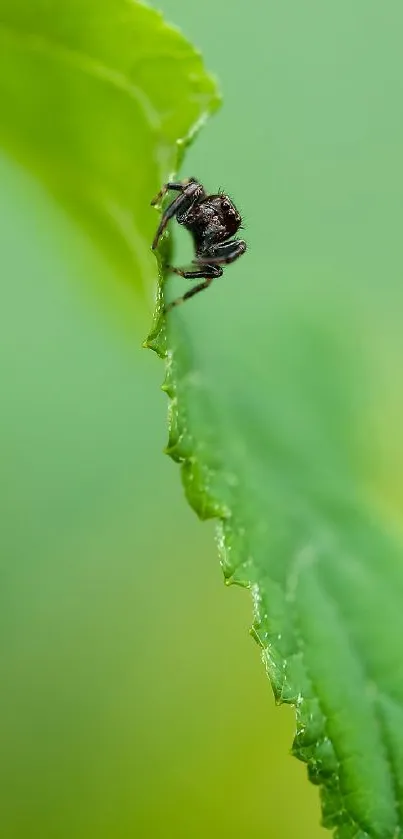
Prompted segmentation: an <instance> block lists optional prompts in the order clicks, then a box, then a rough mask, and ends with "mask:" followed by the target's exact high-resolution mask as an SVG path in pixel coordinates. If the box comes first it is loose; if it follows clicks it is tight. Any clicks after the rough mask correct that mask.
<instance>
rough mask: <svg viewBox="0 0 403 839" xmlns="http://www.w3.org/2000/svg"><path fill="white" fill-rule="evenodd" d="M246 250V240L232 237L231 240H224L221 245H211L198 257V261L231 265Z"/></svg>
mask: <svg viewBox="0 0 403 839" xmlns="http://www.w3.org/2000/svg"><path fill="white" fill-rule="evenodd" d="M245 251H246V242H244V241H243V239H232V240H231V241H230V242H223V243H222V244H220V245H210V247H209V249H208V250H207V251H206V252H205V253H204V254H203V255H202V256H198V257H197V262H198V263H199V264H200V263H201V264H202V265H229V264H230V262H235V260H236V259H238V258H239V257H240V256H242V254H243V253H245Z"/></svg>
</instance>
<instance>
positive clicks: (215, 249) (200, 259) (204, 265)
mask: <svg viewBox="0 0 403 839" xmlns="http://www.w3.org/2000/svg"><path fill="white" fill-rule="evenodd" d="M168 190H173V191H174V192H179V195H178V196H177V197H176V198H174V200H173V201H172V202H171V204H169V206H168V207H167V208H166V210H165V212H164V213H163V215H162V218H161V221H160V224H159V226H158V229H157V232H156V234H155V237H154V241H153V243H152V250H155V248H156V247H157V245H158V242H159V240H160V237H161V236H162V234H163V232H164V230H165V228H166V227H167V224H168V222H169V220H170V219H171V218H173V217H174V216H175V218H176V220H177V222H178V223H179V224H183V226H184V227H186V228H187V230H189V231H190V233H191V234H192V237H193V243H194V249H195V257H196V258H195V259H193V260H192V264H193V265H195V268H194V269H189V270H186V269H182V268H173V267H172V266H168V267H169V268H170V270H171V271H173V272H174V273H175V274H179V276H180V277H185V279H187V280H197V279H203V282H201V283H198V285H195V286H193V288H191V289H190V290H189V291H187V292H186V294H184V295H183V296H182V297H178V298H177V300H173V301H172V303H169V305H168V306H166V307H165V312H169V311H170V310H171V309H173V307H174V306H178V305H179V304H180V303H184V301H185V300H189V298H190V297H193V296H194V295H195V294H198V293H199V291H203V290H204V289H205V288H208V287H209V285H210V284H211V283H212V281H213V280H214V279H216V277H221V275H222V273H223V269H222V267H221V266H222V265H228V264H229V263H230V262H234V261H235V259H238V257H239V256H242V254H243V253H245V251H246V242H244V241H243V239H232V238H231V237H232V236H234V235H235V233H236V232H237V230H238V229H239V228H240V227H241V221H242V219H241V216H240V214H239V213H238V210H237V209H236V207H235V205H234V204H233V203H232V201H231V199H230V198H229V197H228V195H225V194H224V193H223V192H219V193H218V194H217V195H207V193H206V191H205V189H204V187H203V186H202V184H201V183H199V181H197V180H196V178H187V179H186V180H184V181H179V182H176V181H169V182H168V183H166V184H164V186H163V187H162V189H161V190H160V192H159V193H158V195H157V196H156V197H155V198H154V200H153V201H151V205H152V206H154V205H155V204H158V203H159V202H160V201H161V200H162V198H163V197H164V195H166V193H167V192H168Z"/></svg>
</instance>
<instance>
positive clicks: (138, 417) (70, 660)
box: [0, 0, 403, 839]
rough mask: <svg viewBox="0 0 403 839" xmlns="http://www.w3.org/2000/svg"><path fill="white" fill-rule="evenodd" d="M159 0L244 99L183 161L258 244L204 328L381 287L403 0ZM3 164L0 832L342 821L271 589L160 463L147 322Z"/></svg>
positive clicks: (393, 211)
mask: <svg viewBox="0 0 403 839" xmlns="http://www.w3.org/2000/svg"><path fill="white" fill-rule="evenodd" d="M160 5H161V6H162V9H163V11H164V13H165V15H166V16H167V18H168V19H169V20H171V21H172V22H175V23H176V24H177V25H179V26H181V27H182V28H183V31H184V33H185V34H186V35H187V36H188V37H189V38H190V39H191V40H192V41H193V42H194V43H195V44H196V45H197V46H199V47H200V48H201V49H202V51H203V53H204V56H205V59H206V63H207V66H208V67H209V68H210V69H212V70H213V71H214V72H215V73H216V74H217V76H218V77H219V79H220V81H221V85H222V89H223V92H224V97H225V104H224V108H223V110H222V111H221V112H220V113H219V115H218V116H217V117H215V118H214V120H213V121H212V122H210V123H209V125H208V127H207V128H206V129H205V130H204V131H203V132H202V134H201V136H200V137H199V138H198V140H197V142H196V144H195V145H194V146H193V148H192V149H191V150H190V152H189V154H188V157H187V160H186V171H184V172H183V174H191V175H196V176H197V177H199V178H201V179H202V180H203V181H204V182H205V183H206V185H207V186H208V187H210V188H211V189H212V190H214V189H216V187H218V186H220V187H224V188H226V189H228V191H229V192H230V193H231V194H232V195H233V197H234V199H235V200H236V201H237V203H239V204H240V206H241V209H242V210H243V211H244V213H245V218H246V231H245V236H246V238H247V239H248V243H249V245H250V250H249V254H248V257H247V258H245V259H244V260H240V261H239V263H237V264H236V265H234V266H232V267H231V271H230V272H229V271H228V272H227V274H226V277H225V279H224V280H223V282H222V283H221V285H218V284H217V287H215V286H214V288H213V289H211V290H210V291H209V292H208V295H209V298H210V304H209V303H208V301H207V300H206V299H204V300H203V302H200V306H199V305H194V306H192V307H190V304H189V307H190V308H189V315H188V317H189V322H190V323H192V319H194V322H196V321H197V322H200V321H201V320H202V318H203V317H206V316H207V315H208V314H210V312H211V311H212V308H214V312H216V313H218V314H216V315H215V317H217V322H220V323H222V324H223V325H222V328H223V330H224V332H225V330H228V331H230V329H231V323H232V322H235V323H236V326H237V329H238V330H242V321H243V318H248V319H251V318H254V317H259V313H258V312H257V310H259V312H260V317H261V318H263V321H264V310H265V306H266V307H267V306H268V305H269V284H270V283H272V282H275V281H276V278H280V277H281V273H282V272H293V271H294V268H295V267H299V270H304V271H305V272H307V273H309V272H310V271H312V272H313V275H314V276H315V277H316V278H317V277H318V276H320V277H323V279H324V282H326V277H327V276H329V275H330V276H340V278H342V279H343V282H344V283H346V284H347V283H348V282H349V278H350V277H351V276H353V275H354V272H355V271H357V270H359V271H360V272H362V273H363V274H365V275H367V276H368V284H369V285H371V284H372V285H373V286H375V285H376V282H377V278H378V276H379V271H380V269H381V267H382V268H383V269H385V267H387V266H385V264H383V265H382V266H381V265H380V264H379V260H377V256H378V253H379V244H380V242H381V243H382V252H383V253H388V254H389V260H390V263H389V266H388V267H389V268H392V269H393V270H396V268H397V267H398V269H399V271H400V270H401V261H400V260H401V254H400V252H399V253H397V252H396V251H395V250H394V247H395V245H394V242H395V241H396V232H397V228H396V227H395V228H394V227H393V219H395V225H397V220H398V217H399V207H400V203H399V202H401V194H402V191H401V179H402V174H401V161H400V154H401V152H400V150H401V141H402V133H403V132H402V124H403V123H402V113H401V107H400V102H401V93H402V90H401V87H402V82H401V72H400V63H401V57H400V41H399V38H400V35H399V33H400V31H401V28H400V24H401V23H402V20H401V19H402V11H401V8H400V6H399V5H398V4H397V3H393V2H386V3H384V4H383V5H382V7H380V6H379V4H375V3H371V2H370V3H368V2H365V3H364V2H363V0H357V2H355V3H353V4H352V3H351V2H347V0H343V2H342V3H341V4H340V3H339V4H337V8H336V6H335V5H334V4H333V6H332V7H331V6H330V5H329V4H326V3H323V2H314V0H309V1H308V2H304V3H297V2H296V0H289V2H286V3H283V4H281V7H278V4H276V5H275V4H261V3H259V2H258V1H257V0H251V2H249V3H248V4H247V5H246V4H240V5H239V6H237V7H234V4H233V3H230V2H229V0H221V2H220V3H217V2H213V0H204V2H203V3H202V4H196V3H186V4H185V3H184V2H183V0H164V2H163V3H162V4H160ZM117 153H118V151H117ZM0 178H1V184H2V188H1V191H0V241H1V260H2V278H3V282H2V283H1V285H0V294H1V302H0V348H1V349H0V365H1V375H0V382H1V385H0V386H1V391H2V393H1V413H0V431H1V434H0V446H1V464H2V477H3V480H2V486H1V504H2V527H1V590H0V591H1V593H0V596H1V599H2V608H1V610H0V621H1V624H2V626H1V633H0V642H1V646H2V649H1V658H0V661H1V664H0V667H1V677H2V678H1V685H2V690H1V694H0V731H1V761H0V766H1V807H0V835H1V836H4V837H5V839H12V837H24V839H28V837H36V836H38V837H41V839H48V837H49V839H59V837H60V839H61V838H62V837H63V839H72V837H74V839H76V837H78V838H81V837H83V838H84V837H85V838H86V839H89V837H97V839H104V837H105V839H106V837H107V839H112V837H113V839H120V837H133V836H139V837H150V839H162V837H164V839H165V837H167V839H168V837H175V839H185V837H186V839H187V838H188V837H189V839H190V837H200V839H201V837H207V836H208V837H212V838H214V837H240V839H243V837H248V839H254V837H284V839H287V837H293V839H302V837H308V836H309V837H312V839H314V837H319V836H325V833H324V831H322V829H321V828H320V827H319V798H318V794H317V791H316V790H315V789H314V788H313V787H312V786H310V785H309V784H308V783H307V782H306V778H305V775H306V772H305V768H304V767H303V766H302V765H300V764H298V763H297V761H295V760H294V759H292V758H291V757H289V755H288V750H289V747H290V745H291V742H292V737H293V732H294V719H293V713H292V711H291V710H290V709H287V708H280V709H276V708H275V707H274V703H273V698H272V694H271V689H270V686H269V683H268V681H267V679H266V677H265V674H264V670H263V666H262V664H261V662H260V656H259V651H258V648H257V646H256V645H255V644H254V643H253V641H252V640H251V639H250V637H249V636H248V627H249V625H250V622H251V603H250V598H249V596H248V594H247V593H246V592H244V591H242V590H240V589H236V588H232V589H229V590H227V589H225V588H224V586H223V584H222V575H221V571H220V568H219V565H218V561H217V556H216V550H215V546H214V526H213V524H212V523H208V524H203V525H202V524H200V523H199V522H198V521H197V520H196V518H195V516H194V514H193V513H192V512H191V511H190V509H189V508H188V507H187V505H186V503H185V501H184V498H183V494H182V490H181V486H180V479H179V472H178V469H177V468H176V467H175V466H174V464H172V463H171V462H170V461H169V459H168V458H164V457H163V455H162V449H163V446H164V444H165V441H166V437H167V430H166V410H167V402H166V397H165V396H164V394H163V393H162V392H161V391H160V389H159V386H160V383H161V381H162V378H163V367H162V364H161V363H160V362H158V360H157V358H156V357H155V356H153V354H152V353H150V352H145V351H143V350H141V349H140V343H141V339H142V338H143V337H144V336H145V335H146V333H147V329H148V326H149V317H148V316H147V315H145V314H144V315H141V314H139V313H138V302H137V301H136V298H135V295H134V294H133V295H131V293H130V292H129V290H128V289H125V288H123V287H122V286H120V285H119V284H117V283H116V279H115V278H114V277H113V275H112V269H111V268H110V267H108V266H107V265H106V264H105V262H104V261H103V259H102V257H101V255H100V254H99V253H97V252H95V251H94V250H93V249H92V247H91V245H90V243H89V242H88V240H87V239H86V237H84V235H82V234H81V233H80V231H79V230H78V229H76V228H75V227H74V225H73V223H72V222H71V221H70V220H69V219H68V218H67V217H66V216H65V215H64V214H63V211H62V210H61V209H60V208H59V207H57V206H56V205H55V204H54V203H53V202H52V200H51V199H50V198H49V197H48V196H47V195H46V193H45V192H44V191H43V190H42V188H41V187H40V185H38V184H37V183H36V182H35V181H34V180H33V179H31V178H30V177H29V176H28V175H27V174H26V173H25V172H23V171H22V170H21V169H19V168H18V167H17V166H16V165H15V164H14V163H11V162H10V161H9V160H7V159H6V158H4V157H3V158H1V159H0ZM150 197H151V196H150ZM145 212H150V213H151V212H153V211H152V210H147V208H145ZM357 219H359V223H357ZM313 255H314V257H313ZM301 266H302V267H301ZM83 278H85V279H86V280H88V283H87V284H86V283H83ZM94 282H97V283H101V284H104V285H105V287H108V286H109V287H114V288H115V289H116V291H115V298H116V299H115V300H114V306H113V307H112V311H110V310H108V307H107V306H105V305H104V301H103V300H102V299H101V300H99V299H98V297H97V295H96V294H94V290H93V285H94ZM266 288H267V292H266ZM256 294H259V295H260V299H261V300H262V305H260V303H259V306H256V296H255V295H256ZM213 295H215V303H214V307H213V304H212V303H211V298H212V296H213ZM229 295H230V296H229ZM206 298H207V295H206ZM229 300H230V303H229ZM210 306H211V307H212V308H210ZM123 310H125V312H126V316H125V318H121V317H120V312H121V311H123ZM223 315H224V316H226V317H224V319H223ZM223 321H224V322H223ZM130 322H132V323H133V328H132V330H129V329H127V324H128V323H130ZM122 325H124V328H122ZM209 328H210V327H209V322H207V323H206V326H205V329H206V336H208V329H209ZM239 334H242V332H240V333H239ZM251 349H253V348H251ZM206 351H207V352H208V346H207V347H206Z"/></svg>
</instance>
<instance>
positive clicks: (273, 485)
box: [149, 229, 403, 839]
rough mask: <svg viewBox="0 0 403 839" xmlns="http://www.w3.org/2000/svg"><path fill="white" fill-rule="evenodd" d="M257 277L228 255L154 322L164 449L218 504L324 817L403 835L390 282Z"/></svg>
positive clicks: (401, 429) (401, 440)
mask: <svg viewBox="0 0 403 839" xmlns="http://www.w3.org/2000/svg"><path fill="white" fill-rule="evenodd" d="M252 234H253V231H251V235H252ZM245 238H248V229H246V230H245ZM232 269H234V271H233V273H232ZM230 270H231V279H230V276H229V275H230ZM241 277H242V281H240V282H239V283H238V285H236V282H237V278H241ZM267 282H268V280H267V275H266V272H265V268H264V266H262V276H261V277H259V276H253V277H252V276H249V273H248V254H246V256H245V257H243V258H242V260H239V262H238V263H237V264H236V265H234V266H231V268H230V269H228V272H227V274H226V276H225V277H224V278H223V279H222V280H220V281H219V282H217V283H213V285H212V287H211V289H210V290H209V291H208V292H206V293H204V294H203V295H200V297H199V296H198V297H196V298H194V299H193V300H192V301H189V302H188V303H186V304H185V305H183V306H181V307H180V308H178V309H174V310H172V311H171V312H170V313H169V315H168V316H167V318H166V322H164V321H163V320H162V317H161V319H160V320H159V331H158V329H155V328H154V330H153V332H152V334H151V338H150V340H149V343H150V344H151V345H152V346H153V348H154V349H156V350H157V351H158V352H159V353H160V355H162V356H164V355H165V356H166V358H167V362H168V363H167V376H166V382H165V385H164V388H165V390H166V391H167V393H168V395H169V396H170V398H171V402H170V430H169V442H168V448H167V450H168V453H169V454H170V456H171V457H172V458H173V459H174V460H176V461H177V462H178V463H180V464H181V473H182V480H183V484H184V489H185V493H186V495H187V498H188V501H189V503H190V504H191V506H192V507H193V508H194V510H195V511H196V512H197V513H198V515H199V516H200V517H201V518H202V519H204V518H209V517H217V518H218V519H219V522H218V545H219V551H220V558H221V563H222V567H223V571H224V575H225V579H226V581H227V583H237V584H239V585H242V586H246V587H248V588H250V590H251V592H252V596H253V603H254V610H255V619H254V624H253V629H252V634H253V635H254V637H255V639H256V640H257V641H258V643H259V644H260V646H261V649H262V655H263V659H264V662H265V665H266V668H267V672H268V675H269V677H270V680H271V683H272V687H273V691H274V696H275V700H276V702H278V703H283V702H285V703H289V704H292V705H294V706H295V708H296V716H297V733H296V736H295V741H294V745H293V752H294V754H295V755H296V756H297V757H298V758H299V759H301V760H302V761H305V762H306V763H307V764H308V772H309V776H310V778H311V780H312V781H313V782H314V783H315V784H318V785H320V787H321V796H322V805H323V821H324V824H325V826H327V827H329V828H335V829H336V832H335V835H336V836H337V837H338V839H367V838H368V837H371V839H392V837H395V838H396V837H399V836H403V533H402V526H401V522H402V516H401V512H402V492H401V487H402V483H401V474H402V472H401V464H402V456H403V421H402V419H403V417H402V408H403V400H402V397H401V393H402V391H401V360H402V357H403V330H402V328H401V312H402V311H403V289H402V284H401V282H400V281H399V282H398V281H397V280H396V279H395V275H394V274H393V275H391V277H390V278H388V276H383V277H382V283H381V284H380V283H378V284H376V283H371V284H370V283H369V282H368V278H367V276H364V272H363V273H362V274H361V273H360V272H357V276H356V278H353V279H352V278H351V277H350V276H348V274H347V273H346V275H345V276H343V273H340V276H334V277H332V276H328V277H326V281H323V277H322V276H321V275H320V276H318V277H315V276H312V275H310V274H309V273H308V272H306V271H304V270H302V269H298V265H294V268H293V271H287V270H284V272H283V276H282V278H281V282H279V281H271V282H270V287H269V292H268V291H267V289H266V283H267ZM232 283H235V286H233V285H232ZM164 284H165V280H164V279H163V278H162V279H161V289H162V291H164V290H165V285H164ZM234 288H235V290H234ZM252 291H253V293H252ZM170 294H171V292H170ZM236 294H237V295H238V298H239V299H238V300H236V298H235V295H236ZM207 612H208V607H207Z"/></svg>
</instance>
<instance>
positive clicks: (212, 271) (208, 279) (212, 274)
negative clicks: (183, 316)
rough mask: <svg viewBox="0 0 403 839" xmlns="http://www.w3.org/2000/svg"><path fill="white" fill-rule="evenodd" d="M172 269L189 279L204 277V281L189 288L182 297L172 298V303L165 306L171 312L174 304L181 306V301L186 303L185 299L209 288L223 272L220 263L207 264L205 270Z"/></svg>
mask: <svg viewBox="0 0 403 839" xmlns="http://www.w3.org/2000/svg"><path fill="white" fill-rule="evenodd" d="M171 271H173V272H174V274H179V276H181V277H185V279H187V280H197V279H198V278H202V277H203V278H204V282H203V283H198V284H197V285H195V286H194V287H193V288H191V289H189V291H187V292H186V294H184V295H183V296H182V297H177V299H176V300H172V303H168V306H165V309H164V311H165V312H169V311H170V310H171V309H173V308H174V306H179V305H180V303H184V302H185V300H189V297H193V296H194V295H195V294H198V293H199V291H204V289H205V288H208V287H209V285H210V284H211V283H212V282H213V280H214V279H215V278H216V277H221V274H222V273H223V271H222V268H220V266H219V265H206V266H205V268H204V270H199V271H183V270H182V269H181V268H172V267H171Z"/></svg>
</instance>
